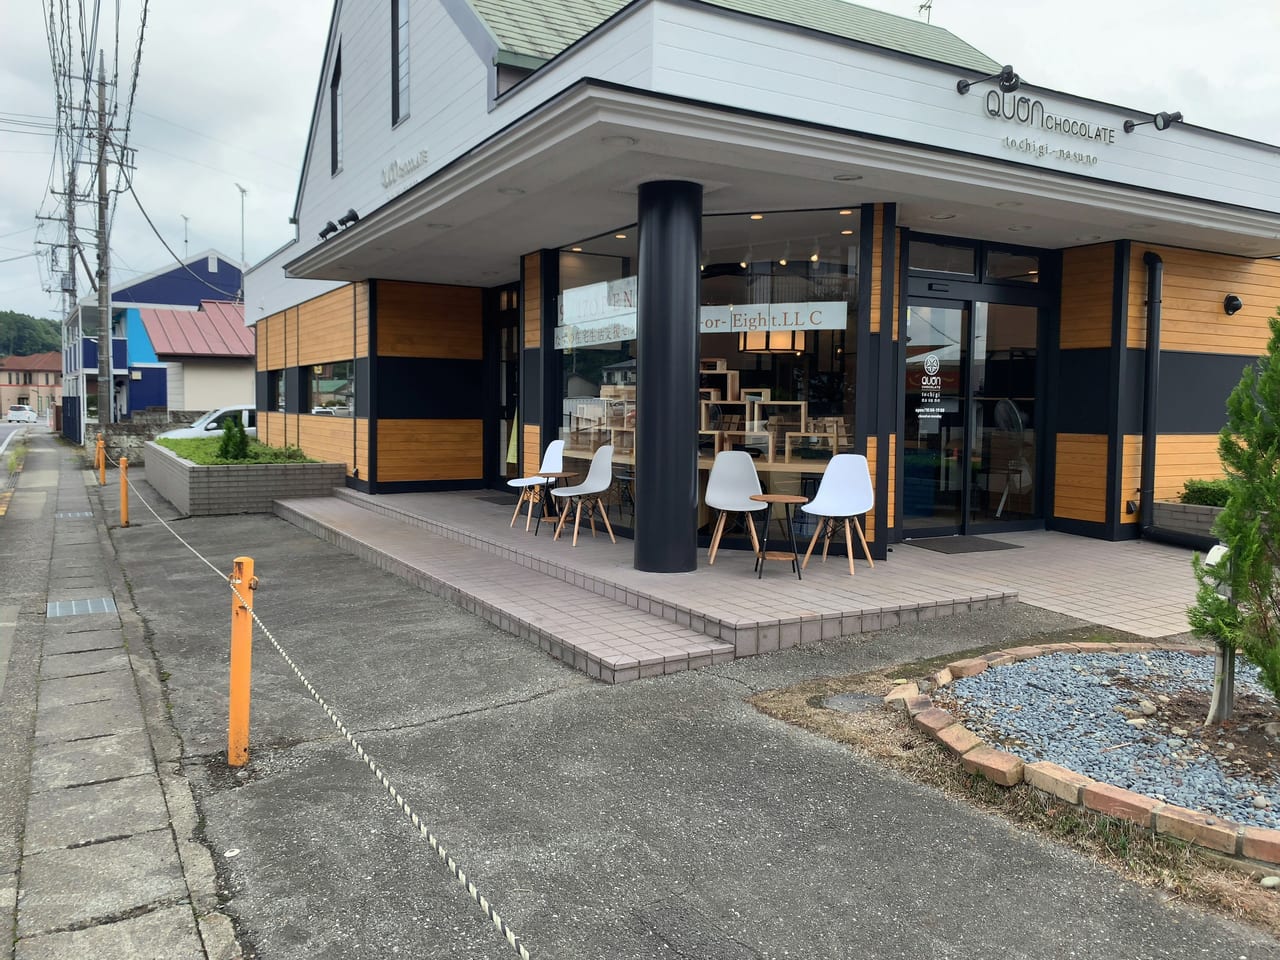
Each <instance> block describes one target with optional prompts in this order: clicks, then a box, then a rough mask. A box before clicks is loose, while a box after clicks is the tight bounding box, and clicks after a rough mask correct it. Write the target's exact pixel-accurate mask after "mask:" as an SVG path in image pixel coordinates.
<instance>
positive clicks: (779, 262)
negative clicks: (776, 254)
mask: <svg viewBox="0 0 1280 960" xmlns="http://www.w3.org/2000/svg"><path fill="white" fill-rule="evenodd" d="M786 265H787V258H786V257H783V258H782V259H781V260H779V261H778V266H780V267H785V266H786Z"/></svg>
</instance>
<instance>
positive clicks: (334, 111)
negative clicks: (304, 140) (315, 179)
mask: <svg viewBox="0 0 1280 960" xmlns="http://www.w3.org/2000/svg"><path fill="white" fill-rule="evenodd" d="M341 170H342V47H338V55H337V56H336V57H334V60H333V77H332V79H331V80H330V81H329V172H330V173H333V174H336V173H338V172H339V171H341Z"/></svg>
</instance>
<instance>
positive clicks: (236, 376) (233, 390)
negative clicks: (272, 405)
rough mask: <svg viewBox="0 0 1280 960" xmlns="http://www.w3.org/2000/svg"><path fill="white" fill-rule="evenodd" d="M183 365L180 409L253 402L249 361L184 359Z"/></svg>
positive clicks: (204, 408) (252, 383)
mask: <svg viewBox="0 0 1280 960" xmlns="http://www.w3.org/2000/svg"><path fill="white" fill-rule="evenodd" d="M182 366H183V380H184V386H185V397H184V403H185V404H186V406H184V407H182V408H180V409H184V410H216V409H217V408H218V407H227V406H231V405H232V404H237V403H253V401H254V382H253V376H254V363H253V361H252V360H244V361H235V362H232V361H228V360H219V361H201V360H187V361H185V362H184V363H183V364H182ZM170 406H173V404H172V403H170Z"/></svg>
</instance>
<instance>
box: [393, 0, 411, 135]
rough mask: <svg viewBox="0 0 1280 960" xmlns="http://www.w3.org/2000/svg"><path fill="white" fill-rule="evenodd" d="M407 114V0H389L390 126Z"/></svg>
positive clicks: (395, 124)
mask: <svg viewBox="0 0 1280 960" xmlns="http://www.w3.org/2000/svg"><path fill="white" fill-rule="evenodd" d="M408 116H409V0H391V126H393V127H394V126H397V125H398V124H399V123H400V122H401V121H402V120H404V119H406V118H407V117H408Z"/></svg>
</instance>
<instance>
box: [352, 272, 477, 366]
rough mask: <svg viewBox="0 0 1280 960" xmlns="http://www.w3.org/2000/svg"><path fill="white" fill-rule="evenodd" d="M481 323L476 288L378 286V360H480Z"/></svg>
mask: <svg viewBox="0 0 1280 960" xmlns="http://www.w3.org/2000/svg"><path fill="white" fill-rule="evenodd" d="M482 317H483V308H482V291H481V290H480V288H478V287H451V286H444V285H441V284H432V283H398V282H392V281H389V280H380V281H378V344H377V353H378V356H380V357H436V358H442V359H453V360H479V359H481V358H482V357H483V356H484V324H483V322H482Z"/></svg>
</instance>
